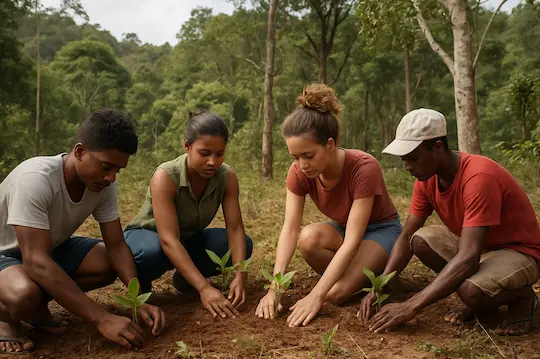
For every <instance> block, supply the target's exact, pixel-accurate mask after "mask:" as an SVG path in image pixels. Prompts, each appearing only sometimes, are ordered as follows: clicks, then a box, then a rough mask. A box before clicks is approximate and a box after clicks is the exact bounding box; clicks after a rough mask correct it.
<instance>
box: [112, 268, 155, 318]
mask: <svg viewBox="0 0 540 359" xmlns="http://www.w3.org/2000/svg"><path fill="white" fill-rule="evenodd" d="M139 288H140V287H139V280H138V279H137V278H133V279H132V280H130V281H129V284H128V294H127V295H126V296H125V297H124V296H120V295H113V299H114V300H115V301H116V303H118V304H120V305H121V306H122V307H125V308H130V309H131V315H132V317H133V321H134V322H135V323H137V308H139V307H140V306H141V305H143V304H144V303H146V301H147V300H148V298H150V296H151V295H152V292H149V293H144V294H141V295H139Z"/></svg>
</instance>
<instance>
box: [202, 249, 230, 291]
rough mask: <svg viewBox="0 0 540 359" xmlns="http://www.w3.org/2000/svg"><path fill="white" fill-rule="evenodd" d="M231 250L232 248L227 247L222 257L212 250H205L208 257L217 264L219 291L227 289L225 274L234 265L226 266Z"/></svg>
mask: <svg viewBox="0 0 540 359" xmlns="http://www.w3.org/2000/svg"><path fill="white" fill-rule="evenodd" d="M231 252H232V249H229V250H228V251H227V253H225V254H224V255H223V257H221V258H219V256H218V255H217V254H215V253H214V252H212V251H211V250H209V249H207V250H206V253H208V257H210V259H211V260H212V262H214V263H216V264H217V265H218V267H217V268H216V269H217V270H218V271H220V272H221V291H222V292H225V290H226V289H227V275H228V274H229V273H231V272H232V271H233V270H234V266H230V267H227V262H228V261H229V259H230V258H231Z"/></svg>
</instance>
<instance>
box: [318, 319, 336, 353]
mask: <svg viewBox="0 0 540 359" xmlns="http://www.w3.org/2000/svg"><path fill="white" fill-rule="evenodd" d="M338 328H339V323H337V324H336V326H335V327H334V329H332V330H331V331H330V333H323V334H321V340H322V343H323V348H324V354H325V355H330V353H332V339H334V335H336V333H337V330H338Z"/></svg>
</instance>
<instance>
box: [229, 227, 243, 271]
mask: <svg viewBox="0 0 540 359" xmlns="http://www.w3.org/2000/svg"><path fill="white" fill-rule="evenodd" d="M227 240H228V242H229V248H232V253H231V258H232V263H233V265H234V264H235V263H238V262H240V261H241V260H245V259H246V234H245V232H244V228H243V227H242V226H237V227H235V228H227Z"/></svg>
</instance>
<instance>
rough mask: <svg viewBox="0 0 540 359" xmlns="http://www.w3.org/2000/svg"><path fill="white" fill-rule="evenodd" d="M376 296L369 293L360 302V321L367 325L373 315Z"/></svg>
mask: <svg viewBox="0 0 540 359" xmlns="http://www.w3.org/2000/svg"><path fill="white" fill-rule="evenodd" d="M375 299H376V298H375V294H373V293H368V294H366V296H365V297H364V298H362V301H360V310H359V311H358V315H359V319H360V320H361V321H362V322H363V323H367V321H368V320H369V318H371V315H372V314H373V302H375Z"/></svg>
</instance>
